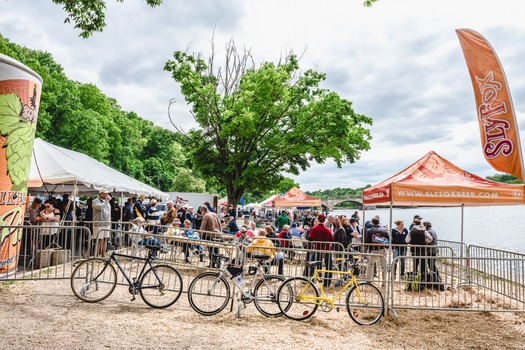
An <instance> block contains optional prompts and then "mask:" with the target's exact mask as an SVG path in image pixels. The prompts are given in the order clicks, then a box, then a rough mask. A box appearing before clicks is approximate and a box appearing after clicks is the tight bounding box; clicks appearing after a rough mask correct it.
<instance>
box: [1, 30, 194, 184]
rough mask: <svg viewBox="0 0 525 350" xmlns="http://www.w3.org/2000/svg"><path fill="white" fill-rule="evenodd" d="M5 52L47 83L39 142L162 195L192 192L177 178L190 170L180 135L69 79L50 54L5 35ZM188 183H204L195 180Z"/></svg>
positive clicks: (41, 108) (43, 94)
mask: <svg viewBox="0 0 525 350" xmlns="http://www.w3.org/2000/svg"><path fill="white" fill-rule="evenodd" d="M0 52H1V53H3V54H6V55H8V56H10V57H12V58H14V59H16V60H18V61H20V62H22V63H24V64H25V65H27V66H28V67H30V68H31V69H33V70H34V71H35V72H36V73H38V74H39V75H40V76H41V77H42V79H43V80H44V84H43V86H42V97H41V100H40V108H39V113H38V122H37V128H36V136H37V137H40V138H42V139H43V140H45V141H48V142H51V143H52V144H55V145H58V146H62V147H65V148H68V149H71V150H74V151H77V152H81V153H85V154H87V155H88V156H90V157H92V158H94V159H96V160H98V161H101V162H103V163H105V164H107V165H109V166H111V167H112V168H114V169H116V170H119V171H121V172H123V173H125V174H127V175H129V176H131V177H134V178H136V179H137V180H139V181H142V182H145V183H147V184H149V185H152V186H154V187H156V188H158V189H160V190H162V191H181V190H182V189H187V188H190V187H191V186H193V185H194V184H192V183H184V184H183V186H182V187H181V185H180V180H179V179H178V178H177V176H178V174H179V172H180V169H181V168H183V167H185V164H186V157H185V151H184V150H183V149H182V147H181V145H180V143H179V142H178V138H179V135H178V134H177V133H175V132H173V131H170V130H167V129H164V128H161V127H159V126H156V125H154V124H153V123H152V122H150V121H147V120H145V119H142V118H141V117H140V116H138V115H137V114H136V113H134V112H127V111H124V110H122V109H121V107H120V106H119V105H118V103H117V101H116V100H115V99H113V98H110V97H107V96H106V95H104V94H103V93H102V92H101V91H100V90H99V89H98V88H97V87H96V86H95V85H93V84H83V83H79V82H76V81H72V80H71V79H69V78H68V77H67V76H66V75H65V74H64V71H63V68H62V66H60V64H58V63H56V62H55V61H54V60H53V57H52V56H51V54H49V53H47V52H42V51H36V50H31V49H28V48H23V47H20V46H19V45H16V44H14V43H11V42H9V40H7V39H5V38H4V37H3V36H1V35H0ZM184 174H185V175H186V177H185V179H186V182H188V181H190V182H191V181H195V182H196V183H198V184H199V186H201V187H199V189H202V180H200V181H198V179H197V178H196V177H195V175H194V174H192V173H191V171H190V174H189V175H193V176H188V174H187V171H186V172H184ZM176 180H177V181H176Z"/></svg>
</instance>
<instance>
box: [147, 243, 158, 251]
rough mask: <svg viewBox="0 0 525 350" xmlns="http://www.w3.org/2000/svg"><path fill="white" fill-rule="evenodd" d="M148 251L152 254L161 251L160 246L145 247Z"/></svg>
mask: <svg viewBox="0 0 525 350" xmlns="http://www.w3.org/2000/svg"><path fill="white" fill-rule="evenodd" d="M144 247H146V248H147V249H149V250H151V251H152V252H158V251H159V250H160V245H149V244H147V245H145V246H144Z"/></svg>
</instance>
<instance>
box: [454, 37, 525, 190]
mask: <svg viewBox="0 0 525 350" xmlns="http://www.w3.org/2000/svg"><path fill="white" fill-rule="evenodd" d="M456 33H457V35H458V38H459V42H460V44H461V49H462V50H463V55H464V56H465V61H466V62H467V67H468V71H469V73H470V78H471V80H472V86H473V88H474V96H475V98H476V109H477V115H478V123H479V131H480V134H481V146H482V151H483V155H484V156H485V159H486V160H487V162H488V163H489V164H490V165H491V166H492V167H493V168H494V169H495V170H498V171H502V172H505V173H508V174H511V175H514V176H516V177H517V178H519V179H520V180H521V182H523V164H522V158H521V146H520V139H519V131H518V126H517V123H516V116H515V113H514V107H513V105H512V99H511V96H510V91H509V88H508V85H507V79H506V77H505V73H504V71H503V68H502V67H501V64H500V61H499V59H498V56H497V55H496V53H495V52H494V50H493V49H492V47H491V45H490V44H489V43H488V41H487V40H486V39H485V38H484V37H483V36H482V35H480V34H479V33H477V32H475V31H473V30H471V29H457V30H456Z"/></svg>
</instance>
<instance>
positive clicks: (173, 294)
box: [139, 265, 182, 309]
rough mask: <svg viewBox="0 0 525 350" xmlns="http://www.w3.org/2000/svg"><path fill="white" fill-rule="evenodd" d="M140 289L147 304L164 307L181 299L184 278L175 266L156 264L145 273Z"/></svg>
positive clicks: (159, 307)
mask: <svg viewBox="0 0 525 350" xmlns="http://www.w3.org/2000/svg"><path fill="white" fill-rule="evenodd" d="M155 272H156V274H155ZM157 276H158V278H157ZM159 279H160V280H159ZM139 290H140V297H141V298H142V300H144V302H145V303H146V304H147V305H149V306H151V307H153V308H155V309H164V308H166V307H169V306H171V305H173V304H175V302H176V301H177V300H178V299H179V297H180V295H181V293H182V278H181V276H180V273H179V272H178V271H177V270H176V269H174V268H173V267H171V266H169V265H156V266H154V267H152V268H150V269H149V270H148V271H146V272H145V273H144V275H143V276H142V278H141V280H140V289H139Z"/></svg>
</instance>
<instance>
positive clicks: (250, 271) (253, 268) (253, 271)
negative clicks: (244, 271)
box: [248, 266, 257, 275]
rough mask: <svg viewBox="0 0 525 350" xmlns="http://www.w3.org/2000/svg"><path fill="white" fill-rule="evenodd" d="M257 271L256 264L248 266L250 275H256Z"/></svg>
mask: <svg viewBox="0 0 525 350" xmlns="http://www.w3.org/2000/svg"><path fill="white" fill-rule="evenodd" d="M256 273H257V267H255V266H250V267H249V268H248V275H255V274H256Z"/></svg>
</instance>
